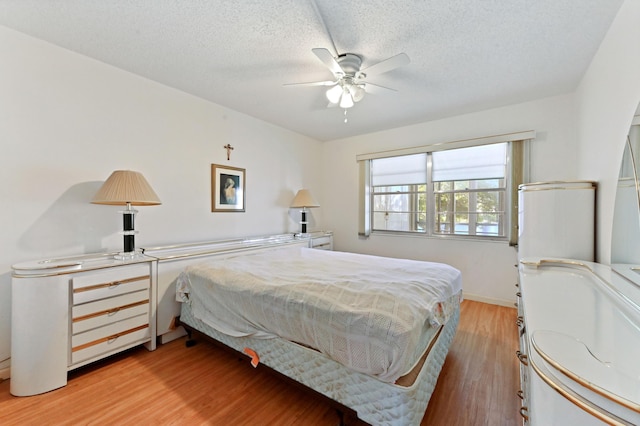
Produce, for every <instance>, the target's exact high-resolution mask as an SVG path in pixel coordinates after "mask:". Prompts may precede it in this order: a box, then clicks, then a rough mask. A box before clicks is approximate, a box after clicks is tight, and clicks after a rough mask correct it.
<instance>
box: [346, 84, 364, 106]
mask: <svg viewBox="0 0 640 426" xmlns="http://www.w3.org/2000/svg"><path fill="white" fill-rule="evenodd" d="M349 93H351V97H352V98H353V101H354V102H360V101H361V100H362V98H364V87H363V86H362V85H360V84H354V85H352V86H349Z"/></svg>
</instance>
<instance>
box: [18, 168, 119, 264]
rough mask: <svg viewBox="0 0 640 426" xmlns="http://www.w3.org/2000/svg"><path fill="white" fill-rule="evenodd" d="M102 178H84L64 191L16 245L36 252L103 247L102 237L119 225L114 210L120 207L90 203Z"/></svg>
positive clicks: (84, 251) (102, 249)
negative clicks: (88, 179) (93, 179)
mask: <svg viewBox="0 0 640 426" xmlns="http://www.w3.org/2000/svg"><path fill="white" fill-rule="evenodd" d="M103 183H104V182H102V181H96V182H83V183H79V184H77V185H74V186H72V187H71V188H69V189H68V190H67V191H65V192H64V193H63V194H62V195H61V196H60V198H58V199H57V200H56V201H55V202H54V203H53V204H52V205H51V207H49V208H48V209H47V211H45V212H44V213H43V214H42V216H40V217H39V218H38V220H36V221H35V222H34V223H33V225H31V226H30V227H29V229H27V230H26V232H25V233H24V234H23V235H22V237H21V238H20V239H19V240H18V248H19V249H21V250H24V251H36V252H38V253H43V252H44V253H59V252H64V251H65V249H69V248H73V249H74V251H75V252H77V251H78V249H77V247H79V246H80V247H83V249H82V252H83V253H99V252H103V251H106V249H105V248H104V247H103V244H102V240H103V238H104V237H106V236H108V235H112V234H114V233H117V232H118V231H119V229H120V226H121V224H119V222H118V219H121V217H122V216H121V215H118V214H117V211H119V210H122V208H123V207H115V206H114V207H111V206H101V205H95V204H91V200H92V199H93V196H94V195H95V194H96V192H98V189H100V187H101V186H102V184H103Z"/></svg>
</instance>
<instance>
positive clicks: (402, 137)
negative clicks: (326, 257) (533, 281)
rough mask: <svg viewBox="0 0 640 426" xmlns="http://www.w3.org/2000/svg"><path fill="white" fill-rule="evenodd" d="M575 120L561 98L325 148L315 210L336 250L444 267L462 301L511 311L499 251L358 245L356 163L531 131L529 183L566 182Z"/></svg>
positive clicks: (476, 244) (389, 239) (408, 243)
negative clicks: (387, 153)
mask: <svg viewBox="0 0 640 426" xmlns="http://www.w3.org/2000/svg"><path fill="white" fill-rule="evenodd" d="M363 102H364V101H363ZM575 118H576V117H575V104H574V97H573V95H565V96H557V97H553V98H548V99H542V100H538V101H535V102H528V103H523V104H519V105H513V106H508V107H504V108H497V109H492V110H487V111H482V112H479V113H474V114H467V115H462V116H457V117H452V118H447V119H443V120H438V121H432V122H427V123H422V124H418V125H414V126H408V127H403V128H399V129H393V130H389V131H384V132H378V133H374V134H369V135H364V136H358V137H352V138H348V139H343V140H336V141H332V142H327V143H325V144H324V145H323V164H324V167H323V170H324V179H323V182H324V190H323V194H322V198H323V200H324V204H323V208H324V209H323V210H324V219H325V222H326V223H327V224H328V226H329V227H330V228H331V229H332V230H333V231H334V234H335V247H336V249H337V250H344V251H354V252H359V253H370V254H377V255H383V256H391V257H407V258H411V259H419V260H432V261H437V262H444V263H448V264H451V265H453V266H455V267H456V268H458V269H460V270H461V271H462V274H463V282H464V291H465V294H466V296H467V297H470V298H474V299H477V300H483V301H488V302H493V303H500V304H505V305H509V306H513V301H514V298H515V296H514V294H515V288H514V284H515V283H516V281H517V271H516V268H515V267H514V265H515V264H516V251H515V249H514V248H513V247H509V245H508V244H507V243H502V242H481V241H468V240H466V241H463V240H461V239H455V240H453V239H438V238H424V237H409V238H407V237H403V236H393V235H380V234H375V233H374V234H372V236H371V237H370V238H369V239H362V238H359V237H358V235H357V229H358V226H357V225H358V216H357V215H358V166H357V163H356V155H357V154H363V153H368V152H376V151H384V150H389V149H394V148H401V147H411V146H420V145H429V144H434V143H439V142H447V141H455V140H461V139H469V138H476V137H482V136H490V135H499V134H504V133H510V132H518V131H524V130H535V131H536V132H537V137H536V139H535V141H534V142H532V143H531V145H530V147H531V156H530V157H531V176H530V180H531V181H534V182H535V181H544V180H572V179H575V178H576V176H577V170H578V165H577V162H576V161H575V152H576V149H577V145H576V143H577V135H576V130H575V128H576V126H575Z"/></svg>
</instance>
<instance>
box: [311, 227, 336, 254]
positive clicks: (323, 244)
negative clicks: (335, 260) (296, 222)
mask: <svg viewBox="0 0 640 426" xmlns="http://www.w3.org/2000/svg"><path fill="white" fill-rule="evenodd" d="M309 238H310V243H309V247H311V248H315V249H320V250H333V232H331V231H315V232H311V233H309Z"/></svg>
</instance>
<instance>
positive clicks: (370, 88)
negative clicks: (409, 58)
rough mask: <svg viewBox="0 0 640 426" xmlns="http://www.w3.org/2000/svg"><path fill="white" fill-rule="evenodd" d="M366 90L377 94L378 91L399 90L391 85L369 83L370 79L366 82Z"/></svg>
mask: <svg viewBox="0 0 640 426" xmlns="http://www.w3.org/2000/svg"><path fill="white" fill-rule="evenodd" d="M364 90H365V92H367V93H371V94H373V95H375V94H376V93H384V92H389V91H390V92H397V90H396V89H392V88H391V87H386V86H380V85H379V84H374V83H369V82H368V81H367V82H366V83H365V84H364Z"/></svg>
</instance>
